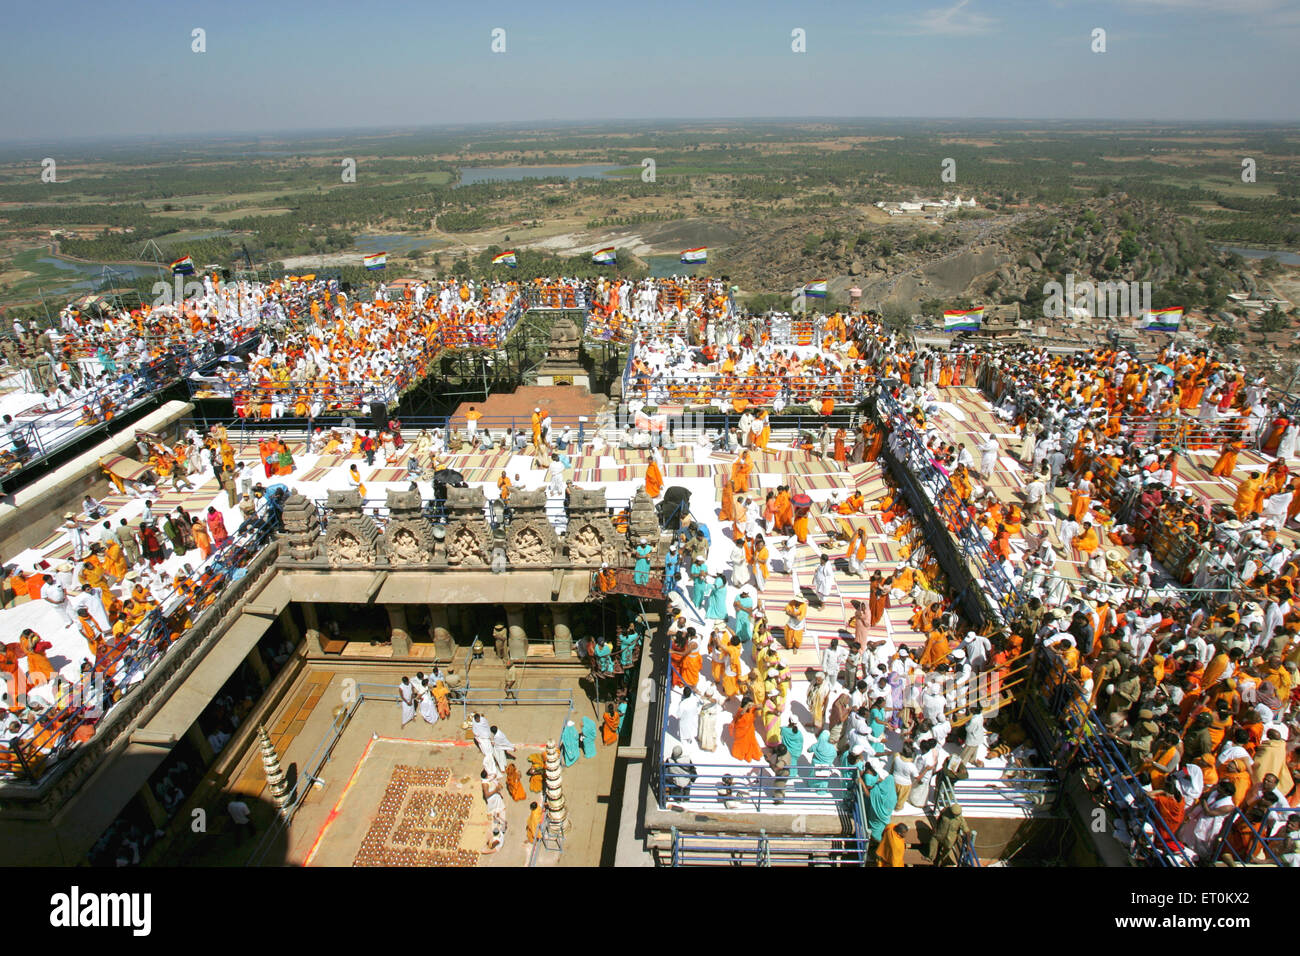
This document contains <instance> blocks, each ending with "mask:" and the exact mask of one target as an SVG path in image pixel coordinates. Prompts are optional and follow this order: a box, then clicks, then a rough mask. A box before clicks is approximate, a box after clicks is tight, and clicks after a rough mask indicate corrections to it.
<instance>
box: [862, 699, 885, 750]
mask: <svg viewBox="0 0 1300 956" xmlns="http://www.w3.org/2000/svg"><path fill="white" fill-rule="evenodd" d="M887 719H888V718H887V717H886V716H885V698H883V697H877V698H876V699H875V700H874V701H872V702H871V711H870V712H869V713H868V714H867V720H869V721H870V722H871V736H872V737H874V738H875V742H874V743H873V744H872V745H871V749H872V750H874V751H875V752H876V753H878V754H882V753H884V752H885V721H886V720H887Z"/></svg>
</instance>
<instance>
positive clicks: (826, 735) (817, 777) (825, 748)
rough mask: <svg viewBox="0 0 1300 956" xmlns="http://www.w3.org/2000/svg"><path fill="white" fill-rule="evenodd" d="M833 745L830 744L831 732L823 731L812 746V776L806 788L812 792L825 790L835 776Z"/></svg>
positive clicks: (834, 751) (834, 750)
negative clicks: (809, 788)
mask: <svg viewBox="0 0 1300 956" xmlns="http://www.w3.org/2000/svg"><path fill="white" fill-rule="evenodd" d="M836 755H837V754H836V749H835V745H834V744H833V743H831V732H830V731H829V730H823V731H822V732H821V733H820V734H818V735H817V742H816V743H815V744H813V746H812V765H813V766H812V775H811V776H810V777H809V778H808V786H809V787H811V788H812V789H813V790H826V789H827V788H828V786H829V784H830V781H831V779H832V777H834V776H835V770H834V766H835V757H836Z"/></svg>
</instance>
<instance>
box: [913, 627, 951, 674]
mask: <svg viewBox="0 0 1300 956" xmlns="http://www.w3.org/2000/svg"><path fill="white" fill-rule="evenodd" d="M951 651H952V648H951V647H950V646H949V645H948V636H947V635H946V634H945V633H944V632H943V631H931V632H930V636H929V637H928V638H927V639H926V642H925V647H923V648H922V649H921V660H920V665H921V670H924V671H928V670H933V669H934V668H935V667H937V666H939V664H940V663H942V662H943V660H944V659H945V658H947V656H948V654H949V653H951Z"/></svg>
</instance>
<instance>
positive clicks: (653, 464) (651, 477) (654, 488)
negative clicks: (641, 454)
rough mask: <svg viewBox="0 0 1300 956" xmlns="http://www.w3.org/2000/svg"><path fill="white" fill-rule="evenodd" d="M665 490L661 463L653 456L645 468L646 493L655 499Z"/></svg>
mask: <svg viewBox="0 0 1300 956" xmlns="http://www.w3.org/2000/svg"><path fill="white" fill-rule="evenodd" d="M663 490H664V474H663V472H662V471H660V470H659V463H658V462H657V461H655V460H654V458H653V457H652V458H651V459H650V464H649V465H648V466H647V467H646V470H645V493H646V494H647V495H649V496H650V499H651V500H652V501H653V500H654V499H655V498H658V497H659V495H660V494H662V493H663Z"/></svg>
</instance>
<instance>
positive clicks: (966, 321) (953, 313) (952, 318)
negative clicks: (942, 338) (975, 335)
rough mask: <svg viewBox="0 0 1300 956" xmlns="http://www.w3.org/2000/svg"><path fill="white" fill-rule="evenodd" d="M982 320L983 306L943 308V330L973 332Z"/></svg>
mask: <svg viewBox="0 0 1300 956" xmlns="http://www.w3.org/2000/svg"><path fill="white" fill-rule="evenodd" d="M983 321H984V306H980V307H979V308H977V309H945V310H944V312H943V330H944V331H945V332H973V331H975V330H976V329H978V328H979V327H980V323H981V322H983Z"/></svg>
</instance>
